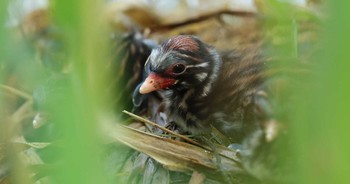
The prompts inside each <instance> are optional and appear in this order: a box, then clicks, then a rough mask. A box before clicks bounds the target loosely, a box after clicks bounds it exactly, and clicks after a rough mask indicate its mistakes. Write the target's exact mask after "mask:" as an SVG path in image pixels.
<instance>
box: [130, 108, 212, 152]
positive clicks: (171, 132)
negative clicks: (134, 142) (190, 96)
mask: <svg viewBox="0 0 350 184" xmlns="http://www.w3.org/2000/svg"><path fill="white" fill-rule="evenodd" d="M123 113H125V114H127V115H129V116H131V117H133V118H135V119H137V120H139V121H142V122H144V123H147V124H149V125H152V126H155V127H157V128H159V129H161V130H163V131H164V132H167V133H169V134H172V135H174V136H176V137H179V138H181V139H183V140H185V141H187V142H190V143H192V144H194V145H196V146H199V147H201V148H204V149H208V148H206V147H204V146H203V145H201V144H199V143H198V142H196V141H194V140H192V139H190V138H188V137H186V136H183V135H181V134H178V133H175V132H173V131H171V130H168V129H166V128H164V127H162V126H160V125H158V124H156V123H154V122H152V121H150V120H148V119H145V118H143V117H141V116H138V115H136V114H133V113H131V112H128V111H126V110H123Z"/></svg>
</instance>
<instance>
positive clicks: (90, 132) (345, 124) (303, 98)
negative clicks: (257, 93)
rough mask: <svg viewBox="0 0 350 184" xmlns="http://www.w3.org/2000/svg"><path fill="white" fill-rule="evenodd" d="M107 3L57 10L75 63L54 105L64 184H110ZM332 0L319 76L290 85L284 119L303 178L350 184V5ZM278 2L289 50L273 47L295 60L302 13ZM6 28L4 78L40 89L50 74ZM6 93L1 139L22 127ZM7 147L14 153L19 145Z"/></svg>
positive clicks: (56, 173) (18, 179) (318, 56)
mask: <svg viewBox="0 0 350 184" xmlns="http://www.w3.org/2000/svg"><path fill="white" fill-rule="evenodd" d="M103 3H104V1H89V2H86V1H83V0H78V1H68V0H57V1H54V4H53V5H54V6H53V7H52V8H53V11H54V19H55V20H56V21H57V23H58V26H59V27H60V29H61V31H62V33H63V38H64V45H65V50H66V52H67V53H69V58H68V59H69V60H70V61H72V63H73V66H74V70H73V71H72V73H71V74H70V75H69V76H68V78H69V80H68V81H69V84H68V85H67V86H66V87H65V89H66V90H64V92H63V93H64V94H63V96H64V97H65V98H66V100H65V103H60V105H57V104H55V103H53V104H51V105H50V106H51V108H52V109H54V112H55V114H56V115H55V117H56V118H57V119H56V121H57V124H60V126H61V127H60V128H61V129H62V132H63V135H64V136H63V137H64V139H63V140H62V142H61V143H60V145H61V149H60V151H57V150H56V149H55V150H51V151H49V152H48V154H51V156H52V157H56V156H57V155H59V156H63V162H62V163H60V166H59V167H58V168H57V169H55V170H52V171H50V175H52V176H53V180H54V181H56V182H57V183H76V184H79V183H82V184H83V183H84V184H87V183H108V181H107V179H106V177H105V176H106V173H105V172H104V169H103V166H102V163H101V156H102V155H103V153H104V151H105V148H104V147H103V146H102V145H103V144H102V141H101V140H100V137H99V135H98V125H97V122H98V120H99V118H100V115H101V113H103V112H104V110H105V107H106V106H107V105H108V103H107V102H108V98H109V97H108V96H102V95H101V93H100V92H101V89H103V88H105V83H106V81H105V79H106V77H107V76H108V74H106V75H101V74H100V72H101V71H102V67H103V61H106V60H108V58H107V57H106V55H107V54H106V53H105V52H106V50H108V49H106V45H107V44H106V43H105V42H104V41H106V39H105V36H104V35H106V32H105V31H106V30H105V29H103V23H101V20H100V18H101V16H99V14H101V11H102V4H103ZM327 3H328V4H327V6H328V7H329V10H330V11H329V12H330V14H329V16H327V17H326V21H325V27H324V29H323V30H324V32H323V35H322V38H321V43H322V49H320V51H318V52H316V53H315V54H314V55H313V56H312V60H313V61H312V63H313V65H312V75H311V76H310V77H307V78H302V76H299V78H298V76H296V78H297V79H298V80H300V81H303V82H302V83H298V84H296V85H292V86H289V87H290V89H291V90H292V93H295V94H297V98H295V99H293V101H286V100H285V101H283V100H282V102H284V103H288V105H289V106H290V107H289V108H288V109H289V110H290V111H288V112H283V113H287V114H284V115H285V116H288V117H282V118H285V119H288V120H289V121H291V122H293V123H292V124H290V125H289V126H290V128H291V130H292V132H293V136H292V141H293V142H294V147H293V148H294V149H295V154H296V160H295V162H296V163H297V169H296V173H297V175H296V176H297V177H298V178H297V179H296V180H297V182H296V183H305V184H310V183H317V184H322V183H349V182H350V178H349V177H350V176H349V174H347V172H349V171H350V156H349V155H350V144H349V140H350V136H349V135H350V134H349V133H348V131H349V130H350V113H349V112H348V111H349V109H350V85H349V80H350V72H349V71H350V52H349V50H350V34H349V33H350V24H349V23H348V22H349V21H348V17H349V16H350V13H349V12H350V11H349V10H350V2H347V1H337V2H335V1H330V2H327ZM6 6H7V2H6V1H0V8H1V11H0V12H1V13H0V22H5V19H6V15H5V12H6ZM271 7H273V8H274V9H273V10H274V11H271V12H269V13H268V15H269V16H275V17H277V16H278V18H277V19H275V20H274V21H271V22H267V29H269V28H272V26H273V25H276V24H284V25H285V27H287V28H288V29H287V31H285V32H284V31H282V32H281V34H282V35H271V36H272V37H273V36H282V37H284V38H285V39H286V40H287V42H286V44H285V45H284V46H285V47H279V48H272V51H270V52H271V53H276V54H278V55H280V56H286V55H288V56H293V57H295V59H296V57H297V56H298V50H297V48H296V45H295V43H296V35H295V32H296V30H297V29H298V28H297V27H296V24H295V20H294V19H293V16H298V15H299V14H292V13H291V12H289V10H291V9H289V8H288V7H287V6H283V5H281V4H280V3H277V2H276V1H271ZM101 27H102V29H101ZM0 29H1V32H0V40H1V41H0V42H1V44H0V53H1V54H0V59H1V61H0V67H1V74H0V81H1V83H2V84H3V83H6V82H8V81H5V78H4V77H7V78H6V80H8V77H9V76H6V75H8V74H11V75H16V77H17V78H16V81H17V82H18V83H19V82H21V83H22V85H20V86H21V87H23V89H25V90H33V89H31V88H30V87H29V86H35V84H36V83H38V82H37V81H39V80H40V79H42V78H46V77H47V74H45V72H44V71H42V69H40V68H35V67H34V66H35V65H34V63H35V62H36V61H35V59H32V58H35V57H34V54H33V53H31V52H30V51H28V48H27V47H26V45H25V44H24V43H22V42H20V41H18V40H16V39H11V37H10V36H9V33H8V32H7V31H8V30H6V28H5V27H4V26H0ZM274 49H276V50H274ZM294 61H295V60H290V61H288V62H285V63H282V64H281V63H279V65H288V66H290V65H293V63H292V64H291V63H290V62H294ZM5 63H7V64H5ZM8 63H10V64H8ZM293 84H294V83H293ZM61 95H62V94H61ZM3 97H4V96H3V95H1V96H0V104H1V105H0V108H1V111H0V112H1V116H2V117H1V118H0V120H1V121H2V122H1V123H0V128H1V129H0V140H1V141H2V142H6V141H8V139H9V138H10V134H11V133H13V134H16V133H17V132H16V131H15V130H13V132H12V131H10V132H7V130H12V129H11V126H10V125H9V123H10V121H5V116H7V115H8V114H7V112H5V110H4V109H10V107H7V106H5V104H6V103H4V99H3ZM17 103H19V102H17ZM12 128H13V127H12ZM14 129H15V128H14ZM7 151H8V153H7V154H9V153H11V151H14V150H12V149H9V150H7ZM1 154H3V153H1ZM55 155H56V156H55ZM13 158H14V159H12V160H11V162H10V163H11V164H14V165H15V166H14V167H13V168H12V169H14V170H13V171H14V172H13V175H12V176H13V178H15V179H14V180H13V181H14V182H15V183H30V179H29V177H22V176H24V175H25V173H26V172H27V171H26V170H25V169H23V168H21V167H23V165H21V163H18V162H16V157H15V156H14V157H13ZM0 161H1V160H0ZM16 171H21V172H16ZM17 173H19V174H17Z"/></svg>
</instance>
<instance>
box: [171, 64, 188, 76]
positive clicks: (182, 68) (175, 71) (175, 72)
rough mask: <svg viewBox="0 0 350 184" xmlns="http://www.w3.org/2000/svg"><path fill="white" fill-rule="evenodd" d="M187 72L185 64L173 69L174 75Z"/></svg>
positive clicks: (177, 65)
mask: <svg viewBox="0 0 350 184" xmlns="http://www.w3.org/2000/svg"><path fill="white" fill-rule="evenodd" d="M185 70H186V66H185V65H183V64H176V65H175V66H174V67H173V69H172V71H173V73H174V74H182V73H183V72H185Z"/></svg>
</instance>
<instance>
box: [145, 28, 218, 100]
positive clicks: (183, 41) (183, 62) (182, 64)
mask: <svg viewBox="0 0 350 184" xmlns="http://www.w3.org/2000/svg"><path fill="white" fill-rule="evenodd" d="M220 66H221V59H220V57H219V55H218V53H217V51H216V50H215V49H214V48H213V47H211V46H209V45H207V44H205V43H204V42H202V41H201V40H199V39H198V38H197V37H194V36H189V35H180V36H176V37H173V38H171V39H169V40H168V41H165V42H164V43H163V44H162V45H161V46H160V47H158V48H155V49H153V50H152V52H151V54H150V56H149V58H148V60H147V61H146V63H145V69H146V72H147V73H148V76H147V78H146V79H145V81H144V82H143V83H142V85H141V87H140V88H139V92H140V93H141V94H147V93H150V92H153V91H157V90H161V89H177V90H184V89H189V88H193V87H198V86H200V85H202V86H203V87H205V86H208V85H211V83H212V82H213V80H215V78H216V76H217V73H218V71H219V68H220Z"/></svg>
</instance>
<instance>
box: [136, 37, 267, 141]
mask: <svg viewBox="0 0 350 184" xmlns="http://www.w3.org/2000/svg"><path fill="white" fill-rule="evenodd" d="M264 65H265V63H264V62H263V61H262V59H260V55H259V51H258V49H255V50H254V49H253V50H251V51H249V52H247V53H245V52H236V51H229V52H222V53H220V52H219V51H217V50H216V49H215V48H214V47H213V46H211V45H209V44H207V43H205V42H203V41H202V40H201V39H200V38H198V37H196V36H193V35H178V36H174V37H172V38H170V39H168V40H166V41H164V42H163V43H162V44H161V45H159V46H158V47H156V48H154V49H153V50H152V51H151V54H150V55H149V57H148V59H147V61H146V62H145V66H144V67H145V72H146V74H147V75H146V76H147V77H146V79H145V80H144V81H143V82H142V83H141V84H140V85H139V87H138V92H139V93H140V94H141V95H146V94H149V93H153V92H159V93H161V94H162V96H163V102H164V106H165V107H164V108H165V111H166V113H167V115H168V116H169V117H170V118H171V119H172V120H174V122H175V124H176V125H178V126H179V127H180V128H182V129H184V130H185V131H188V132H190V133H192V134H194V135H203V134H210V132H211V131H212V128H213V127H214V128H215V129H217V130H218V131H219V132H221V133H222V134H223V135H225V136H227V137H228V138H229V139H230V140H232V141H233V142H242V140H243V139H244V137H246V136H247V135H248V134H250V133H251V132H253V131H255V130H256V129H261V126H262V125H261V123H260V122H262V121H264V120H265V119H267V117H268V115H269V112H268V110H266V109H268V108H265V105H264V104H266V102H267V101H268V99H267V95H266V93H264V91H263V88H264V72H263V69H264Z"/></svg>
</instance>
